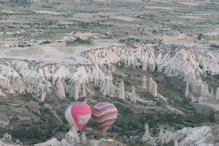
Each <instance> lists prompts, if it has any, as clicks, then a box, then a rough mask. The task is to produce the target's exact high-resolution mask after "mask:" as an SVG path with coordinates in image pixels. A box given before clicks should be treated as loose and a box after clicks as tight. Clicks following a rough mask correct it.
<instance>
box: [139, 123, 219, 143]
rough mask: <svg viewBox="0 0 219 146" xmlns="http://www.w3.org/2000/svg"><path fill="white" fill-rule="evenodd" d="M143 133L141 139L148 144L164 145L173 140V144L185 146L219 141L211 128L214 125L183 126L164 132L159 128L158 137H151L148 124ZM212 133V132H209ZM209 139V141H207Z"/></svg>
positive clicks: (213, 128)
mask: <svg viewBox="0 0 219 146" xmlns="http://www.w3.org/2000/svg"><path fill="white" fill-rule="evenodd" d="M145 127H146V128H145V134H144V135H143V137H142V139H141V140H142V141H143V142H145V143H147V144H149V145H153V146H156V145H165V144H168V143H171V142H174V146H178V145H179V146H185V145H200V144H201V145H204V146H207V145H212V144H213V145H218V144H219V142H218V141H217V140H216V139H217V138H216V137H217V136H218V135H217V134H214V132H213V130H215V128H216V127H208V126H202V127H195V128H187V127H185V128H183V129H182V130H178V131H176V132H171V131H168V130H166V132H165V133H164V132H163V130H162V129H161V131H160V134H159V136H158V137H151V136H150V133H149V129H148V125H147V124H146V126H145ZM211 133H212V134H211ZM208 139H211V141H208Z"/></svg>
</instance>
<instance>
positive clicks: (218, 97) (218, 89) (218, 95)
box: [215, 88, 219, 100]
mask: <svg viewBox="0 0 219 146" xmlns="http://www.w3.org/2000/svg"><path fill="white" fill-rule="evenodd" d="M215 99H216V100H218V99H219V88H217V89H216V96H215Z"/></svg>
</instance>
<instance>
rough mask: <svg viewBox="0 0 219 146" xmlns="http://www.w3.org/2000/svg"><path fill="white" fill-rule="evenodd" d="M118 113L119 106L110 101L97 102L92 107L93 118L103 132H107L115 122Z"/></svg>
mask: <svg viewBox="0 0 219 146" xmlns="http://www.w3.org/2000/svg"><path fill="white" fill-rule="evenodd" d="M117 115H118V110H117V108H116V107H115V106H114V105H113V104H111V103H109V102H100V103H97V104H96V105H95V106H94V107H93V109H92V118H93V120H94V122H95V123H96V124H97V126H98V127H99V128H101V129H102V131H103V132H106V131H107V130H108V129H109V127H110V126H111V125H112V124H113V123H114V122H115V120H116V118H117Z"/></svg>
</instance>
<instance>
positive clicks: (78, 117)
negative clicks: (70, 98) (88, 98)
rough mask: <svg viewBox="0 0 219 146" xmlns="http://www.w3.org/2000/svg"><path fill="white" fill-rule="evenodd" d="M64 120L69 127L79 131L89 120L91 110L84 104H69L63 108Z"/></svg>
mask: <svg viewBox="0 0 219 146" xmlns="http://www.w3.org/2000/svg"><path fill="white" fill-rule="evenodd" d="M65 118H66V120H67V121H68V123H69V124H70V125H71V127H75V129H76V130H77V131H80V130H82V129H83V128H84V126H85V125H86V124H87V123H88V121H89V120H90V118H91V108H90V106H89V105H88V104H87V103H86V102H71V103H70V104H68V105H67V106H66V108H65Z"/></svg>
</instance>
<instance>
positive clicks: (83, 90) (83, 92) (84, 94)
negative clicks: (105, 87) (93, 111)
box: [81, 83, 86, 97]
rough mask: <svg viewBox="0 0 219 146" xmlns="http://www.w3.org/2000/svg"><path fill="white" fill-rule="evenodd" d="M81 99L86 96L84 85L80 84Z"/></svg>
mask: <svg viewBox="0 0 219 146" xmlns="http://www.w3.org/2000/svg"><path fill="white" fill-rule="evenodd" d="M81 96H82V97H85V96H86V87H85V83H83V84H82V95H81Z"/></svg>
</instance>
